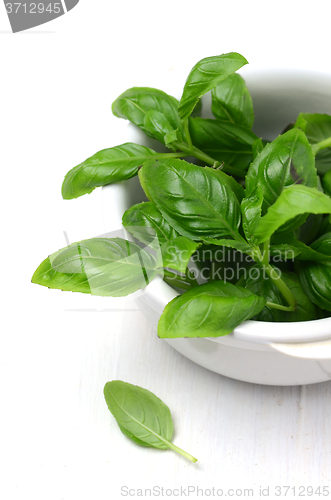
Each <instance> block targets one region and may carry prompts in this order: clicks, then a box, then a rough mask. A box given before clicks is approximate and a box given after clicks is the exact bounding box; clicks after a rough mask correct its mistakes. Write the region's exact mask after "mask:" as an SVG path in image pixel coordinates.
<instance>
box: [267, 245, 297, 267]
mask: <svg viewBox="0 0 331 500" xmlns="http://www.w3.org/2000/svg"><path fill="white" fill-rule="evenodd" d="M269 251H270V255H271V257H273V262H274V263H276V262H277V260H278V262H283V261H285V262H286V261H288V260H294V259H295V257H298V256H299V255H300V254H301V250H300V248H298V247H296V246H293V245H289V244H288V243H280V244H279V245H270V247H269Z"/></svg>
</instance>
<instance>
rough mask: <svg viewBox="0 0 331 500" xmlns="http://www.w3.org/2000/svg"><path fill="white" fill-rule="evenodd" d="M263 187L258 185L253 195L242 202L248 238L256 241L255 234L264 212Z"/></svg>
mask: <svg viewBox="0 0 331 500" xmlns="http://www.w3.org/2000/svg"><path fill="white" fill-rule="evenodd" d="M262 203H263V189H262V188H261V186H260V185H257V187H256V189H255V190H254V191H253V192H252V194H251V196H248V197H247V198H244V199H243V200H242V202H241V213H242V220H243V229H244V233H245V236H246V238H247V240H248V241H249V242H251V243H254V237H253V234H254V232H255V230H256V228H257V227H258V225H259V222H260V219H261V212H262Z"/></svg>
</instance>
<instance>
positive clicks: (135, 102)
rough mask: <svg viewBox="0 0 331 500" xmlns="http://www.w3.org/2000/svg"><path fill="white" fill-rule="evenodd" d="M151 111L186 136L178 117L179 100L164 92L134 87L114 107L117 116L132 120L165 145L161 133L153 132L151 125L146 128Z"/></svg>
mask: <svg viewBox="0 0 331 500" xmlns="http://www.w3.org/2000/svg"><path fill="white" fill-rule="evenodd" d="M151 110H153V111H156V112H158V113H159V114H160V115H162V116H163V120H164V122H167V123H169V125H170V126H171V128H172V129H173V130H177V129H179V132H180V133H181V134H182V135H185V134H184V131H183V128H182V125H181V123H180V119H179V116H178V101H177V99H175V98H174V97H172V96H170V95H168V94H166V93H165V92H162V90H158V89H153V88H148V87H133V88H131V89H129V90H126V91H125V92H123V94H121V95H120V96H119V97H118V98H117V99H116V100H115V102H114V103H113V106H112V111H113V114H114V115H115V116H118V117H119V118H125V119H126V120H130V121H131V122H132V123H134V124H135V125H137V127H139V128H140V129H141V130H143V131H144V132H145V134H147V135H148V137H152V138H153V139H157V140H160V141H161V142H162V143H163V144H164V143H165V141H164V140H163V139H162V133H160V131H159V132H157V133H155V130H153V127H151V126H150V125H149V123H148V126H147V127H146V122H145V117H146V114H147V113H148V112H150V111H151ZM159 120H160V116H159Z"/></svg>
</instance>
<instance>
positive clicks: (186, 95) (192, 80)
mask: <svg viewBox="0 0 331 500" xmlns="http://www.w3.org/2000/svg"><path fill="white" fill-rule="evenodd" d="M245 64H248V62H247V60H246V59H245V58H244V57H243V56H241V55H240V54H237V53H236V52H230V53H229V54H222V55H220V56H212V57H206V58H205V59H201V61H199V62H197V63H196V65H195V66H193V68H192V70H191V71H190V74H189V75H188V77H187V80H186V83H185V86H184V90H183V95H182V98H181V100H180V103H179V108H178V113H179V116H180V119H181V120H185V119H186V118H188V117H189V116H190V114H191V113H192V111H193V110H194V108H195V106H196V104H197V102H198V100H199V99H200V97H202V96H203V95H204V94H206V93H207V92H209V90H211V89H213V88H214V87H216V85H217V84H218V83H220V82H221V81H222V80H225V78H227V77H228V76H229V75H231V74H232V73H234V72H235V71H237V70H238V69H240V68H241V67H242V66H244V65H245Z"/></svg>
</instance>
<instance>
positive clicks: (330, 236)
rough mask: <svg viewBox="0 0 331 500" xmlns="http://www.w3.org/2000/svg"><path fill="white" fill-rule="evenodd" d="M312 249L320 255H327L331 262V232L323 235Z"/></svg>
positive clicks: (313, 244) (312, 245)
mask: <svg viewBox="0 0 331 500" xmlns="http://www.w3.org/2000/svg"><path fill="white" fill-rule="evenodd" d="M311 248H312V249H313V250H316V251H317V252H319V253H322V254H325V255H327V256H328V257H329V258H330V260H331V232H328V233H325V234H323V236H321V237H320V238H318V239H317V240H316V241H314V243H312V244H311Z"/></svg>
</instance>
